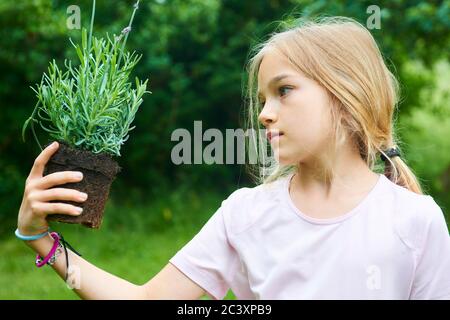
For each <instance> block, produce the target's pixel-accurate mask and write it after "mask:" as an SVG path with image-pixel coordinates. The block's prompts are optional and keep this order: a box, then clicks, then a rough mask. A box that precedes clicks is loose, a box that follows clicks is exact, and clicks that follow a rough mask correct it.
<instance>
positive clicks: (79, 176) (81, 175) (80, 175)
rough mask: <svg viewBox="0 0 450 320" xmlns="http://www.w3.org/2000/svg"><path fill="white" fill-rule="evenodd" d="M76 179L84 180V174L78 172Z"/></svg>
mask: <svg viewBox="0 0 450 320" xmlns="http://www.w3.org/2000/svg"><path fill="white" fill-rule="evenodd" d="M75 177H76V178H78V179H81V178H83V173H82V172H77V173H75Z"/></svg>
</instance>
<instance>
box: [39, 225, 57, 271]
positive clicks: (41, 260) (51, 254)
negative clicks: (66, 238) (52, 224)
mask: <svg viewBox="0 0 450 320" xmlns="http://www.w3.org/2000/svg"><path fill="white" fill-rule="evenodd" d="M50 235H51V236H52V238H53V239H55V241H54V242H53V246H52V248H51V249H50V252H49V253H48V255H47V256H46V257H45V258H44V259H42V258H41V256H40V255H39V254H38V255H37V256H36V267H38V268H40V267H42V266H43V265H45V264H46V263H47V262H48V261H49V260H50V258H51V257H52V256H53V254H54V253H55V251H56V249H57V248H58V246H59V239H60V237H59V234H58V233H56V232H52V233H50Z"/></svg>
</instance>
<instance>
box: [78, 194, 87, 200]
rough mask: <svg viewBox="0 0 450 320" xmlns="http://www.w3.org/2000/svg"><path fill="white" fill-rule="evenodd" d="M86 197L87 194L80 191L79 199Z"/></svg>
mask: <svg viewBox="0 0 450 320" xmlns="http://www.w3.org/2000/svg"><path fill="white" fill-rule="evenodd" d="M87 197H88V196H87V194H86V193H81V194H80V199H81V200H86V199H87Z"/></svg>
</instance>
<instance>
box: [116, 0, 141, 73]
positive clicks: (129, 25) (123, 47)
mask: <svg viewBox="0 0 450 320" xmlns="http://www.w3.org/2000/svg"><path fill="white" fill-rule="evenodd" d="M139 1H140V0H137V2H136V3H135V4H134V10H133V13H132V14H131V19H130V22H129V23H128V28H131V25H132V24H133V20H134V15H135V13H136V11H137V9H138V8H139ZM129 33H130V32H127V34H126V35H125V39H124V40H123V44H122V49H121V50H120V53H119V61H118V62H117V66H118V67H120V60H121V59H122V53H123V50H124V49H125V44H126V43H127V39H128V34H129Z"/></svg>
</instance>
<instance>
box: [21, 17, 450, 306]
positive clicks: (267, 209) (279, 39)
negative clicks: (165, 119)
mask: <svg viewBox="0 0 450 320" xmlns="http://www.w3.org/2000/svg"><path fill="white" fill-rule="evenodd" d="M248 71H249V86H248V90H249V95H248V97H249V102H250V107H249V113H250V117H249V123H250V124H251V125H252V126H253V127H255V126H257V123H256V121H255V120H258V121H259V122H260V123H261V124H262V125H264V126H265V128H266V130H267V138H268V140H269V141H270V144H271V146H272V149H273V151H274V155H275V159H272V160H274V161H270V163H272V164H273V165H272V166H271V167H269V168H268V169H266V170H261V172H260V175H259V177H260V182H261V183H260V184H259V185H258V186H256V187H254V188H241V189H238V190H236V191H235V192H233V193H232V194H231V195H230V196H229V197H228V198H227V199H226V200H224V201H223V202H222V204H221V206H220V208H219V209H218V210H217V211H216V212H215V213H214V214H213V215H212V217H211V218H210V220H209V221H208V222H207V223H206V224H205V225H204V226H203V228H202V229H201V230H200V231H199V233H198V234H197V235H196V236H195V237H194V238H193V239H192V240H191V241H190V242H188V243H187V244H186V245H185V246H184V247H183V248H182V249H181V250H179V251H178V252H177V253H176V254H175V255H174V256H173V257H172V258H171V259H170V261H169V263H168V264H167V265H166V266H165V267H164V268H163V269H162V270H161V271H160V272H159V273H158V274H157V275H156V276H155V277H153V278H152V279H150V280H149V281H148V282H147V283H145V284H143V285H135V284H132V283H130V282H128V281H125V280H122V279H120V278H118V277H115V276H114V275H111V274H109V273H107V272H105V271H103V270H101V269H99V268H97V267H95V266H94V265H92V264H90V263H89V262H88V261H86V260H84V259H83V258H81V257H79V256H77V255H76V254H74V253H73V252H72V251H70V250H69V251H68V258H69V260H70V265H71V266H76V268H77V270H79V276H80V277H79V279H78V281H79V284H78V286H77V288H75V291H76V293H77V294H78V295H79V296H80V297H81V298H84V299H127V298H129V299H197V298H199V297H201V296H202V295H203V294H208V295H209V296H210V297H212V298H213V299H222V298H223V297H224V296H225V295H226V293H227V291H228V289H230V288H231V289H232V291H233V292H234V294H235V295H236V297H237V298H238V299H448V298H450V238H449V234H448V230H447V226H446V223H445V220H444V215H443V213H442V210H441V209H440V208H439V206H438V205H437V204H436V202H435V201H434V200H433V198H432V197H430V196H428V195H423V194H422V191H421V188H420V185H419V183H418V181H417V180H416V178H415V177H414V175H413V173H412V172H411V170H410V169H408V167H407V166H406V164H405V163H404V161H403V160H402V159H401V157H400V153H399V152H398V149H397V148H396V144H397V141H396V139H395V137H394V130H393V123H392V118H393V112H394V108H395V105H396V102H397V82H396V80H395V78H394V76H393V75H392V74H391V73H390V72H389V70H388V69H387V68H386V66H385V64H384V62H383V59H382V56H381V54H380V51H379V49H378V47H377V45H376V43H375V41H374V39H373V37H372V36H371V34H370V33H369V32H368V30H366V29H365V28H364V27H363V26H362V25H360V24H359V23H357V22H355V21H354V20H352V19H348V18H327V19H322V20H318V21H315V22H312V21H310V22H305V23H303V24H301V25H298V26H296V27H293V28H290V29H287V30H285V31H282V32H279V33H275V34H273V35H272V37H271V38H270V39H269V40H268V41H266V42H264V43H262V44H261V45H259V46H258V47H257V48H256V52H255V54H254V55H253V56H252V58H251V59H250V63H249V68H248ZM255 82H256V83H257V87H255ZM255 143H256V144H257V145H258V144H259V143H265V141H264V142H261V141H259V142H258V141H255ZM56 150H57V144H56V143H55V144H54V145H51V146H49V147H48V148H46V149H45V150H44V151H43V152H42V153H41V154H40V155H39V156H38V157H37V159H36V161H35V163H34V166H33V168H32V169H31V172H30V175H29V177H28V179H27V182H26V187H25V192H24V198H23V202H22V205H21V208H20V212H19V219H18V233H17V234H18V236H19V237H21V238H22V239H24V240H25V241H26V242H27V244H28V245H29V246H30V247H31V248H32V249H34V250H35V251H36V252H37V253H39V255H41V256H42V257H45V256H46V255H47V254H48V253H49V251H50V249H51V248H52V245H53V242H54V240H53V238H52V237H50V236H49V235H48V232H47V230H48V225H47V223H46V220H45V216H46V215H47V214H53V213H67V214H79V213H77V211H76V210H75V209H76V208H75V207H74V206H71V205H68V204H62V203H49V201H50V200H58V199H59V200H63V199H64V200H72V201H80V202H81V201H83V199H85V198H86V195H84V198H83V195H81V194H80V193H79V192H78V191H76V190H69V189H58V188H51V187H53V186H56V185H59V184H63V183H67V182H74V181H79V180H80V179H81V178H80V177H79V176H76V175H75V173H74V172H68V171H67V172H58V173H53V174H50V175H47V176H45V177H43V176H42V175H43V169H44V166H45V164H46V163H47V161H48V159H49V158H50V157H51V155H52V154H53V153H54V152H55V151H56ZM378 155H381V156H382V159H383V160H384V162H385V170H384V174H377V173H376V172H375V171H376V170H375V169H376V168H375V165H376V160H377V156H378ZM42 231H44V232H43V233H41V232H42ZM33 235H36V236H34V237H33ZM27 236H29V237H27ZM66 263H67V260H66V257H65V256H64V255H60V256H59V257H58V258H57V259H56V261H55V263H54V264H53V268H54V269H55V270H56V271H57V272H58V274H59V275H60V276H61V277H63V275H64V274H65V273H66V271H67V270H66Z"/></svg>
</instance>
